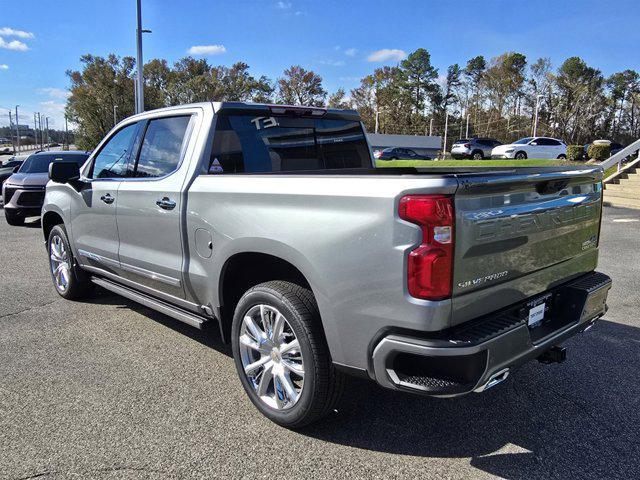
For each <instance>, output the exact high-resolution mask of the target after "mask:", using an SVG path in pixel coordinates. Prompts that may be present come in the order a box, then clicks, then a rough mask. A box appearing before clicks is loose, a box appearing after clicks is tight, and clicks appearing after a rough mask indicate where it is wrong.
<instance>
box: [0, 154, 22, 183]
mask: <svg viewBox="0 0 640 480" xmlns="http://www.w3.org/2000/svg"><path fill="white" fill-rule="evenodd" d="M25 158H27V156H26V155H15V156H13V157H10V158H8V159H7V160H5V161H4V162H2V163H0V189H2V185H3V184H4V181H5V180H6V179H7V178H9V177H10V176H11V175H13V173H14V171H15V170H16V168H17V167H19V166H20V165H22V162H24V159H25Z"/></svg>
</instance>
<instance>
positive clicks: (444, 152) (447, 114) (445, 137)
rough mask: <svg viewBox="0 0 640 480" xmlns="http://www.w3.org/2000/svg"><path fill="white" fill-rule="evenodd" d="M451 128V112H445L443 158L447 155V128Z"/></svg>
mask: <svg viewBox="0 0 640 480" xmlns="http://www.w3.org/2000/svg"><path fill="white" fill-rule="evenodd" d="M448 128H449V112H445V115H444V143H443V145H442V159H443V160H444V159H445V158H446V155H447V129H448Z"/></svg>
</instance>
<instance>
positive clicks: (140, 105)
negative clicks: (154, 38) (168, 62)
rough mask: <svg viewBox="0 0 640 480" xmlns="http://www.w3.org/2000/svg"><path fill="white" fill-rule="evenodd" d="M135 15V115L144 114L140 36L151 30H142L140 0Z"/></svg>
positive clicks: (137, 2)
mask: <svg viewBox="0 0 640 480" xmlns="http://www.w3.org/2000/svg"><path fill="white" fill-rule="evenodd" d="M136 13H137V15H138V28H136V50H137V55H136V64H137V71H138V77H137V80H136V85H137V92H138V93H137V96H136V113H142V112H144V77H143V76H142V68H143V63H142V34H143V33H151V30H143V29H142V0H137V1H136Z"/></svg>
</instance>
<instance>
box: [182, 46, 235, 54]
mask: <svg viewBox="0 0 640 480" xmlns="http://www.w3.org/2000/svg"><path fill="white" fill-rule="evenodd" d="M226 51H227V49H226V48H225V46H224V45H194V46H193V47H189V50H187V53H188V54H189V55H221V54H223V53H225V52H226Z"/></svg>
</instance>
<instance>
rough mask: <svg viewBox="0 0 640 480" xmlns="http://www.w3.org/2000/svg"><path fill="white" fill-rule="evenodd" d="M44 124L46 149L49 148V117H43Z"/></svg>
mask: <svg viewBox="0 0 640 480" xmlns="http://www.w3.org/2000/svg"><path fill="white" fill-rule="evenodd" d="M44 124H45V129H46V132H47V139H46V142H45V143H46V144H47V150H49V149H50V147H49V117H44Z"/></svg>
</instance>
